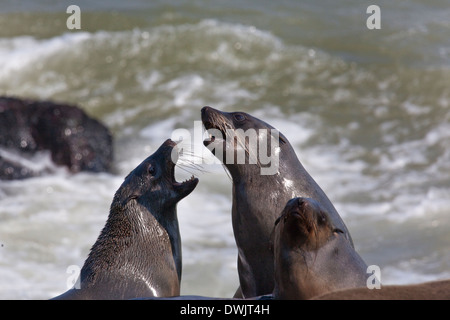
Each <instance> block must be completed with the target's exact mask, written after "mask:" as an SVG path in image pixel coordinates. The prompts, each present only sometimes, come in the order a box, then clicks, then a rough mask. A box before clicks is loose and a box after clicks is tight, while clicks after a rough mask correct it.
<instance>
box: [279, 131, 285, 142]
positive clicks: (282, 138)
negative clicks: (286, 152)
mask: <svg viewBox="0 0 450 320" xmlns="http://www.w3.org/2000/svg"><path fill="white" fill-rule="evenodd" d="M278 142H279V143H280V144H286V138H285V137H284V136H283V134H282V133H281V132H280V134H279V135H278Z"/></svg>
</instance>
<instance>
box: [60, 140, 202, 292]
mask: <svg viewBox="0 0 450 320" xmlns="http://www.w3.org/2000/svg"><path fill="white" fill-rule="evenodd" d="M175 146H176V143H175V142H173V141H172V140H170V139H169V140H166V141H165V142H164V143H163V144H162V145H161V146H160V147H159V149H158V150H157V151H156V152H155V153H154V154H152V155H151V156H149V157H148V158H147V159H145V160H144V161H143V162H142V163H141V164H140V165H139V166H137V167H136V168H135V169H134V170H133V171H132V172H131V173H130V174H129V175H128V176H127V177H126V178H125V181H124V182H123V183H122V185H121V186H120V188H119V189H118V190H117V192H116V194H115V195H114V199H113V201H112V204H111V209H110V213H109V216H108V220H107V221H106V224H105V226H104V228H103V230H102V231H101V233H100V235H99V237H98V239H97V241H96V242H95V244H94V245H93V246H92V248H91V251H90V253H89V256H88V258H87V259H86V261H85V263H84V265H83V268H82V269H81V274H80V279H79V283H80V284H81V288H80V289H75V288H72V289H70V290H68V291H67V292H65V293H63V294H62V295H60V296H58V297H56V299H131V298H136V297H146V296H154V297H162V296H176V295H179V294H180V280H181V239H180V232H179V227H178V219H177V211H176V205H177V203H178V201H180V200H181V199H183V198H184V197H186V196H187V195H189V194H190V193H191V192H192V191H193V190H194V188H195V187H196V186H197V183H198V179H197V178H194V177H193V176H192V177H191V179H190V180H187V181H184V182H182V183H179V182H177V181H175V162H176V159H174V160H172V158H173V157H172V154H173V155H176V152H172V151H176V149H175V150H174V148H175Z"/></svg>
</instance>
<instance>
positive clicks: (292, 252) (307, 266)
mask: <svg viewBox="0 0 450 320" xmlns="http://www.w3.org/2000/svg"><path fill="white" fill-rule="evenodd" d="M273 250H274V269H275V289H274V292H273V296H274V298H275V299H282V300H294V299H295V300H299V299H310V298H312V297H314V296H318V295H321V294H325V293H327V292H331V291H335V290H340V289H344V288H355V287H362V286H365V285H366V281H367V273H366V271H367V265H366V263H365V262H364V261H363V260H362V258H361V257H360V256H359V254H358V253H357V252H356V251H355V249H354V248H353V247H352V246H351V244H350V242H349V241H348V240H347V239H346V238H345V236H344V233H343V231H342V230H340V229H339V228H337V227H335V226H334V225H333V222H332V221H331V219H330V216H329V214H328V213H327V212H326V211H325V210H324V209H323V208H322V206H321V205H320V204H319V203H318V202H317V201H315V200H313V199H309V198H301V197H299V198H294V199H291V200H289V201H288V203H287V204H286V207H285V208H284V210H283V212H282V214H281V216H280V217H279V218H278V219H277V220H276V221H275V228H274V243H273Z"/></svg>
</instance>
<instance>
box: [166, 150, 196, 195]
mask: <svg viewBox="0 0 450 320" xmlns="http://www.w3.org/2000/svg"><path fill="white" fill-rule="evenodd" d="M172 147H173V148H176V143H174V144H173V146H172ZM177 161H178V157H176V158H175V159H170V160H169V161H168V167H169V170H170V178H171V181H170V182H171V184H172V188H173V190H174V191H175V192H176V193H177V194H178V195H179V196H181V198H184V197H186V196H187V195H188V194H190V193H191V192H192V191H193V190H194V189H195V187H196V186H197V184H198V181H199V180H198V178H196V177H194V175H192V176H191V177H190V178H188V179H186V180H184V181H182V182H178V181H177V180H176V179H175V166H176V163H177Z"/></svg>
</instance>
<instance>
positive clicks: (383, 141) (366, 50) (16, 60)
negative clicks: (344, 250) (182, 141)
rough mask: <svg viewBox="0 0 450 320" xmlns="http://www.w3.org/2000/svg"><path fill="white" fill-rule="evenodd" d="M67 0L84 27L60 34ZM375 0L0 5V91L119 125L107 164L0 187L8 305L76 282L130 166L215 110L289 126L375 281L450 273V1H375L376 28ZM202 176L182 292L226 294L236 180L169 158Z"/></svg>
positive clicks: (1, 287)
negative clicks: (377, 273)
mask: <svg viewBox="0 0 450 320" xmlns="http://www.w3.org/2000/svg"><path fill="white" fill-rule="evenodd" d="M70 4H76V5H78V6H79V7H80V9H81V29H80V30H69V29H67V27H66V20H67V18H68V17H69V16H70V14H67V13H66V9H67V7H68V6H69V5H70ZM370 4H373V3H371V2H370V1H356V0H345V1H340V2H339V4H338V6H337V7H336V2H335V1H331V0H327V1H320V3H317V2H313V1H294V0H291V1H277V2H273V1H272V2H270V1H258V2H245V3H242V2H241V1H226V2H225V1H219V0H214V1H142V0H130V1H126V2H123V1H117V0H113V1H106V0H104V1H96V2H95V4H92V1H81V0H80V1H70V2H69V1H56V0H53V1H52V0H46V1H44V0H42V1H32V0H24V1H5V2H2V3H1V4H0V94H1V95H9V96H18V97H27V98H36V99H49V100H54V101H61V102H68V103H73V104H77V105H78V106H80V107H81V108H83V109H84V110H85V111H86V112H87V113H88V114H90V115H92V116H93V117H96V118H98V119H100V120H101V121H102V122H103V123H105V124H106V125H107V126H108V127H109V128H110V129H111V131H112V132H113V135H114V139H115V144H114V148H115V161H114V170H113V172H112V173H110V174H106V173H104V174H88V173H80V174H75V175H72V174H69V173H68V172H67V171H66V170H65V169H63V168H54V171H55V173H54V174H52V175H49V176H45V177H38V178H33V179H28V180H24V181H0V298H1V299H48V298H51V297H53V296H55V295H57V294H60V293H62V292H64V291H65V290H67V282H68V280H70V278H71V276H72V274H71V273H70V270H69V272H68V268H69V266H79V267H81V266H82V265H83V262H84V260H85V258H86V257H87V254H88V252H89V249H90V247H91V246H92V244H93V243H94V242H95V240H96V238H97V236H98V234H99V232H100V230H101V229H102V227H103V225H104V223H105V221H106V218H107V215H108V211H109V206H110V203H111V201H112V197H113V195H114V193H115V191H116V190H117V188H118V187H119V186H120V184H121V182H122V181H123V178H124V177H125V175H126V174H128V172H130V171H131V170H132V169H133V168H134V167H135V166H136V165H137V164H139V163H140V162H141V161H142V160H143V159H144V158H145V157H147V156H148V155H150V154H151V153H153V152H154V151H155V150H156V148H157V147H158V146H159V145H160V144H161V143H162V142H163V141H164V140H165V139H167V138H170V137H171V135H172V133H173V132H174V130H175V129H179V128H185V129H188V130H193V128H194V121H198V120H200V109H201V108H202V107H203V106H205V105H209V106H212V107H214V108H218V109H221V110H225V111H237V110H240V111H245V112H249V113H251V114H253V115H255V116H257V117H259V118H261V119H263V120H265V121H267V122H269V123H271V124H272V125H273V126H275V127H277V128H278V129H279V130H280V131H281V132H283V133H284V135H285V136H286V137H287V138H288V139H289V140H290V142H291V143H292V145H293V146H294V147H295V149H296V152H297V155H298V157H299V159H300V160H301V161H302V163H303V165H304V166H305V168H306V169H307V170H308V171H309V172H310V174H311V175H312V176H313V177H314V178H315V180H316V181H317V182H318V183H319V185H320V186H321V187H322V188H323V189H324V191H325V192H326V193H327V195H328V196H329V198H330V200H331V201H332V202H333V203H334V205H335V207H336V208H337V210H338V211H339V213H340V214H341V216H342V217H343V219H344V221H345V222H346V224H347V226H348V228H349V230H350V233H351V234H352V237H353V240H354V243H355V247H356V249H357V251H358V252H359V253H360V254H361V256H362V257H363V259H364V260H365V261H366V262H367V263H368V264H369V265H371V264H374V265H378V266H379V267H380V269H381V281H382V283H384V284H406V283H417V282H422V281H429V280H436V279H445V278H449V277H450V235H449V233H448V230H449V227H450V209H449V208H450V38H449V37H448V35H449V34H450V20H449V19H448V17H449V16H450V6H449V5H448V1H446V0H433V1H419V0H415V1H412V0H409V1H396V2H395V3H393V2H392V1H377V4H378V5H379V6H380V9H381V29H379V30H369V29H368V28H367V26H366V20H367V19H368V18H369V16H370V14H367V13H366V9H367V7H368V6H369V5H370ZM194 137H195V136H194ZM195 138H196V139H195V140H194V141H193V143H194V145H196V146H197V148H199V149H201V145H202V142H201V141H202V137H200V136H197V137H195ZM33 161H34V162H35V163H36V166H44V167H45V166H53V165H52V164H51V162H50V160H49V155H48V154H45V153H43V154H39V155H37V156H36V157H35V158H34V159H33ZM186 170H187V171H188V172H186ZM192 173H194V174H195V175H196V176H197V177H198V178H199V179H200V183H199V185H198V186H197V188H196V189H195V190H194V192H193V193H192V194H191V195H190V196H188V197H187V198H185V199H183V200H182V201H181V202H180V203H179V205H178V217H179V222H180V231H181V237H182V243H183V276H182V284H181V291H182V294H193V295H208V296H217V297H230V296H232V295H233V294H234V291H235V290H236V288H237V286H238V276H237V270H236V257H237V250H236V247H235V243H234V238H233V231H232V228H231V214H230V212H231V181H230V179H229V177H228V176H227V174H226V173H225V171H224V170H223V168H222V167H221V166H218V165H206V164H205V165H203V166H202V169H201V170H194V169H192V168H187V167H184V168H183V166H180V167H177V168H176V176H177V179H178V180H179V181H181V180H183V179H185V178H187V177H189V176H190V175H191V174H192Z"/></svg>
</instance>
